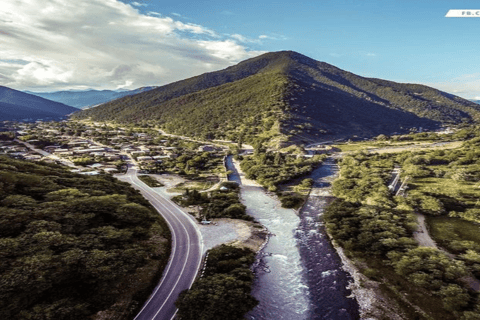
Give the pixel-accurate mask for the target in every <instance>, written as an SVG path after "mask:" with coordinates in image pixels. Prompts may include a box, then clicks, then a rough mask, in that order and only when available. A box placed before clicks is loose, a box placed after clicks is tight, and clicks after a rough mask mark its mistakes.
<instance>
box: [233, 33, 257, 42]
mask: <svg viewBox="0 0 480 320" xmlns="http://www.w3.org/2000/svg"><path fill="white" fill-rule="evenodd" d="M230 37H231V38H232V39H235V40H237V42H241V43H261V41H260V39H250V38H247V37H245V36H242V35H241V34H232V35H231V36H230Z"/></svg>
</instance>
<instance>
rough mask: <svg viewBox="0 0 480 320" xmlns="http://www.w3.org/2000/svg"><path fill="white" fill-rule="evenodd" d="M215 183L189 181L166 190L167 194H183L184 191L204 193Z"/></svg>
mask: <svg viewBox="0 0 480 320" xmlns="http://www.w3.org/2000/svg"><path fill="white" fill-rule="evenodd" d="M215 183H216V182H215V181H189V182H182V183H179V184H177V185H176V186H175V187H174V188H170V189H168V192H183V191H185V189H190V190H197V191H204V190H208V189H210V188H211V187H212V186H213V185H214V184H215Z"/></svg>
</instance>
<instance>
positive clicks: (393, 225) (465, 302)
mask: <svg viewBox="0 0 480 320" xmlns="http://www.w3.org/2000/svg"><path fill="white" fill-rule="evenodd" d="M476 135H478V129H477V128H469V129H464V130H461V131H459V132H457V133H456V137H457V138H458V137H463V139H467V141H465V142H464V143H463V145H462V146H461V147H460V148H457V149H451V150H431V151H429V150H420V151H418V152H415V153H412V152H402V153H395V154H368V153H365V152H357V153H354V154H352V155H348V156H345V157H344V158H343V159H342V160H341V161H340V162H339V165H340V178H338V179H337V180H336V181H335V182H334V183H333V193H334V195H335V196H336V197H337V198H338V199H337V200H335V201H334V202H333V203H332V204H331V205H330V206H329V207H328V208H327V210H326V211H325V214H324V219H325V222H326V226H327V229H328V231H329V233H330V234H331V235H332V237H333V238H334V239H335V240H336V241H337V242H338V243H339V244H340V245H341V246H342V247H343V248H344V249H345V250H346V253H347V254H348V255H349V256H351V257H355V260H357V261H361V262H360V265H361V269H362V272H363V273H364V274H365V275H367V276H368V277H370V278H371V279H373V280H376V281H379V282H380V283H381V284H382V289H383V290H384V291H385V292H387V294H389V295H390V296H393V297H395V299H396V300H397V301H400V302H399V303H400V305H402V306H403V308H402V310H403V311H404V312H405V314H406V315H407V318H408V319H410V318H412V319H479V317H480V316H479V311H480V301H479V300H478V293H476V292H474V291H473V290H471V288H470V285H469V284H470V283H471V282H472V281H474V280H469V279H474V278H473V276H476V277H478V276H480V272H479V271H480V259H479V257H480V250H479V249H480V237H478V233H479V231H480V227H479V226H478V224H474V223H472V222H475V223H478V222H480V220H479V219H478V217H479V215H478V212H480V211H479V210H480V206H479V205H478V204H479V203H478V196H479V193H480V192H479V191H478V190H477V189H478V182H479V181H480V177H479V176H478V165H479V164H480V163H479V162H478V159H479V157H478V156H479V155H480V143H479V141H480V138H478V137H475V136H476ZM395 165H396V166H399V167H401V168H402V177H403V178H402V179H406V178H407V177H408V183H409V188H408V191H407V196H406V197H402V196H393V194H392V193H391V191H390V190H389V188H388V187H387V185H388V183H389V181H390V180H391V177H392V176H391V173H392V170H393V168H394V166H395ZM476 188H477V189H476ZM415 214H424V215H425V216H426V217H427V220H428V223H429V227H430V229H431V230H432V236H433V237H434V239H435V240H436V241H437V242H438V243H439V244H440V245H441V246H442V247H443V248H445V249H447V250H448V254H447V253H446V252H444V251H441V250H437V249H435V248H427V247H419V246H418V244H417V242H416V241H415V240H414V237H413V233H414V232H416V230H417V218H416V215H415ZM461 219H462V220H461ZM470 221H472V222H470ZM411 305H415V306H416V307H415V308H416V309H412V308H411Z"/></svg>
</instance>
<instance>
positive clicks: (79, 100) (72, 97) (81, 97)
mask: <svg viewBox="0 0 480 320" xmlns="http://www.w3.org/2000/svg"><path fill="white" fill-rule="evenodd" d="M153 88H155V87H143V88H138V89H135V90H81V91H75V90H72V91H55V92H31V91H25V92H26V93H29V94H33V95H36V96H38V97H42V98H45V99H48V100H52V101H56V102H60V103H63V104H66V105H68V106H72V107H75V108H80V109H83V108H86V107H91V106H95V105H98V104H101V103H105V102H108V101H112V100H115V99H118V98H122V97H125V96H128V95H132V94H137V93H140V92H145V91H148V90H151V89H153Z"/></svg>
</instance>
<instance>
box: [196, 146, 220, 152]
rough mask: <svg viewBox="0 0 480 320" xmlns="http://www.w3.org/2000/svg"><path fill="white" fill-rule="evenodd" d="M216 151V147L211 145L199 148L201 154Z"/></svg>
mask: <svg viewBox="0 0 480 320" xmlns="http://www.w3.org/2000/svg"><path fill="white" fill-rule="evenodd" d="M215 150H216V149H215V147H214V146H211V145H204V146H200V147H199V148H198V151H201V152H212V151H215Z"/></svg>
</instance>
